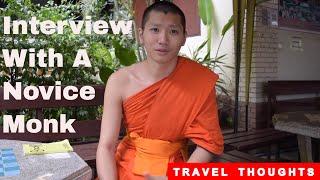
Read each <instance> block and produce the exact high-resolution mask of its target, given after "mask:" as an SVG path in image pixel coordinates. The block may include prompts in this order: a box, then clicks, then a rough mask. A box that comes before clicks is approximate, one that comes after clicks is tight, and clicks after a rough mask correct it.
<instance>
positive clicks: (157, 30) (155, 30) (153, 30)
mask: <svg viewBox="0 0 320 180" xmlns="http://www.w3.org/2000/svg"><path fill="white" fill-rule="evenodd" d="M150 31H151V32H155V33H157V32H159V28H156V27H154V28H150Z"/></svg>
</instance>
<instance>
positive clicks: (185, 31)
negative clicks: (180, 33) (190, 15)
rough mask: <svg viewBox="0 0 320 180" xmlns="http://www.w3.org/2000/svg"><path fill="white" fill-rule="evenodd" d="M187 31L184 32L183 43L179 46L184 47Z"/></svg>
mask: <svg viewBox="0 0 320 180" xmlns="http://www.w3.org/2000/svg"><path fill="white" fill-rule="evenodd" d="M187 35H188V34H187V31H185V32H184V37H183V41H182V43H181V46H184V44H185V43H186V39H187Z"/></svg>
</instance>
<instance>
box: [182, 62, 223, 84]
mask: <svg viewBox="0 0 320 180" xmlns="http://www.w3.org/2000/svg"><path fill="white" fill-rule="evenodd" d="M182 59H183V61H184V64H185V68H186V69H189V70H190V71H192V74H193V75H194V74H197V75H198V77H199V76H200V75H202V76H203V77H210V78H214V79H217V78H218V75H217V74H216V73H215V72H213V71H212V70H211V69H210V68H208V67H206V66H203V65H202V64H200V63H198V62H196V61H194V60H191V59H189V58H186V57H183V58H182Z"/></svg>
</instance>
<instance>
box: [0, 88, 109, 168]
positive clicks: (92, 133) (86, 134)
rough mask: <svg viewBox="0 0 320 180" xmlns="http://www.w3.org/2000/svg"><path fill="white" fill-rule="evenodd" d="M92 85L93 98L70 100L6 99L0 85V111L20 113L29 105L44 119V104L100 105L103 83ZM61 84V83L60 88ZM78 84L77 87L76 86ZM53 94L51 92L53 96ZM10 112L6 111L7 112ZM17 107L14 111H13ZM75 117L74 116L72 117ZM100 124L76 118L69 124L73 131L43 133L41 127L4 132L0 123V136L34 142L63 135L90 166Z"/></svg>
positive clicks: (47, 106) (59, 138)
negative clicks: (18, 131)
mask: <svg viewBox="0 0 320 180" xmlns="http://www.w3.org/2000/svg"><path fill="white" fill-rule="evenodd" d="M92 87H94V89H95V98H94V99H92V100H89V101H86V100H82V99H80V98H79V99H76V100H73V101H68V100H66V99H63V98H62V100H55V99H54V98H52V99H50V100H47V101H45V100H43V99H42V98H41V97H40V98H38V99H36V100H33V101H30V100H27V99H22V100H14V99H13V98H12V97H11V98H12V99H10V100H9V101H5V100H4V99H3V87H0V111H1V112H2V113H3V114H8V115H12V113H15V114H19V110H23V109H32V110H35V111H36V117H32V118H37V119H39V120H43V119H45V118H47V117H44V113H43V112H44V111H43V110H44V109H45V108H61V107H68V108H69V107H72V108H77V107H89V106H100V105H103V97H104V89H105V88H104V86H100V85H96V86H92ZM63 88H64V86H62V89H63ZM79 88H80V87H79ZM52 97H54V95H53V96H52ZM8 111H9V112H10V113H7V112H8ZM15 111H16V112H15ZM72 118H75V119H76V117H72ZM100 124H101V121H100V120H99V119H92V120H84V121H80V120H76V121H75V122H74V123H73V124H72V127H73V128H74V130H75V131H76V133H44V132H42V131H40V132H39V133H30V132H25V133H3V127H2V126H0V137H1V138H2V139H11V140H24V141H33V142H52V141H58V140H63V139H69V140H70V143H71V145H72V146H73V147H74V151H75V152H76V153H77V154H78V155H80V157H81V158H82V159H84V160H85V161H86V162H87V163H88V164H89V165H90V166H91V167H93V168H94V167H95V159H96V157H95V156H96V150H97V148H96V147H97V142H98V139H99V135H100Z"/></svg>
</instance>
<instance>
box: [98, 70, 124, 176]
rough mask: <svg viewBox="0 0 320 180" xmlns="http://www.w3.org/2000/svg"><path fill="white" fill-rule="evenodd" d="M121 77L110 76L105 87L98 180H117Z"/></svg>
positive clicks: (116, 75)
mask: <svg viewBox="0 0 320 180" xmlns="http://www.w3.org/2000/svg"><path fill="white" fill-rule="evenodd" d="M121 82H122V80H121V75H120V74H119V73H118V72H116V73H114V74H112V75H111V76H110V78H109V80H108V83H107V85H106V90H105V95H104V105H103V115H102V122H101V131H100V139H99V145H98V149H97V160H96V161H97V172H98V177H99V179H100V180H104V179H108V180H115V179H117V169H116V163H115V158H114V157H115V150H116V149H115V148H116V144H117V141H118V137H119V131H120V125H121V119H122V105H121V103H122V98H121Z"/></svg>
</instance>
